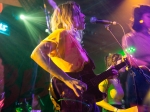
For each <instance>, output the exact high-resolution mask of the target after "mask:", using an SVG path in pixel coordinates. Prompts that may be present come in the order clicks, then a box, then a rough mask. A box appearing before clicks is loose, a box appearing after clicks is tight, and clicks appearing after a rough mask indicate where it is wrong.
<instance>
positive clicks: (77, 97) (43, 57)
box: [31, 1, 118, 112]
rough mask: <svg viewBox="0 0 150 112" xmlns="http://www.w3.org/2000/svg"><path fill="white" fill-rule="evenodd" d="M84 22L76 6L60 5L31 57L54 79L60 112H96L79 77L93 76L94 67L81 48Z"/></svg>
mask: <svg viewBox="0 0 150 112" xmlns="http://www.w3.org/2000/svg"><path fill="white" fill-rule="evenodd" d="M84 21H85V15H84V14H83V13H82V12H81V10H80V6H79V5H78V4H77V3H75V2H73V1H69V2H66V3H63V4H61V5H59V6H58V7H57V8H56V9H55V10H54V13H53V15H52V18H51V30H52V33H51V34H50V35H49V36H48V37H46V38H45V39H44V40H43V41H42V42H40V44H39V45H38V46H37V47H36V48H35V49H34V50H33V52H32V54H31V58H32V59H33V60H34V61H35V62H36V63H37V64H38V65H39V66H41V67H42V68H43V69H44V70H46V71H47V72H49V73H50V75H51V76H52V77H53V84H54V88H55V90H57V92H58V94H59V96H60V98H59V100H58V101H59V102H60V104H61V112H99V110H98V108H97V106H96V104H95V99H94V95H90V94H89V93H87V92H86V91H87V90H88V89H90V87H88V84H87V83H85V81H88V80H89V79H87V80H84V79H85V78H83V77H82V75H83V74H85V75H84V76H85V77H86V78H88V77H89V76H90V74H94V72H93V69H94V64H93V63H92V61H91V59H90V58H89V57H88V56H87V53H86V52H85V50H84V49H83V48H82V46H81V44H80V42H81V41H82V37H83V35H82V34H83V32H82V30H84V28H85V22H84ZM110 72H111V74H110V75H116V74H117V73H118V72H117V70H115V69H113V68H112V69H110ZM103 76H104V75H102V76H101V79H102V80H103V79H105V78H104V77H103ZM107 77H109V76H107ZM107 77H106V78H107ZM83 80H84V81H83ZM97 88H98V85H97Z"/></svg>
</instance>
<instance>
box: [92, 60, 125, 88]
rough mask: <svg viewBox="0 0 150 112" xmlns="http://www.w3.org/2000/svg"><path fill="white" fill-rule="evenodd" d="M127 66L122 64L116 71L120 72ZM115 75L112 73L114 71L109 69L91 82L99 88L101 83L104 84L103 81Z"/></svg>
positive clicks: (116, 67)
mask: <svg viewBox="0 0 150 112" xmlns="http://www.w3.org/2000/svg"><path fill="white" fill-rule="evenodd" d="M124 66H126V63H125V62H122V63H120V64H118V65H116V66H114V67H115V69H116V70H119V69H121V68H122V67H124ZM112 75H114V74H113V73H112V69H108V70H107V71H104V72H103V73H101V74H99V75H97V76H96V77H94V78H92V79H91V82H92V84H93V85H95V86H97V85H98V84H99V83H100V82H102V81H103V80H105V79H107V78H108V77H110V76H112Z"/></svg>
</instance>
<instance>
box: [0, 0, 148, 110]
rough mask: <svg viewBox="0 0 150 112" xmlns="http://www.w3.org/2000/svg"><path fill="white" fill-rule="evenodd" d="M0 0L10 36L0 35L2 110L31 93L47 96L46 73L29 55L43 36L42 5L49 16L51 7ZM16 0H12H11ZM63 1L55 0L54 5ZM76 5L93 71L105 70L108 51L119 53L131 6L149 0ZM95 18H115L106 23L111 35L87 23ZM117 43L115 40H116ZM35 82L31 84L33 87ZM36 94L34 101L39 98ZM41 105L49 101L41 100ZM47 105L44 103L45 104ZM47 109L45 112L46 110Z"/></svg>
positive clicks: (39, 0)
mask: <svg viewBox="0 0 150 112" xmlns="http://www.w3.org/2000/svg"><path fill="white" fill-rule="evenodd" d="M6 1H7V0H5V2H4V0H0V2H2V3H3V10H2V12H1V13H0V21H3V22H5V23H7V24H8V25H9V28H10V35H9V36H7V35H4V34H0V57H1V58H2V59H3V64H4V66H5V97H6V98H5V105H4V110H3V111H6V112H11V111H13V110H14V108H15V107H16V104H17V103H18V102H23V101H24V100H25V99H27V101H28V102H30V100H31V93H32V92H34V93H35V95H37V96H40V98H41V99H43V101H45V102H49V101H46V100H45V99H48V98H49V96H48V86H49V74H48V73H46V72H45V71H43V70H42V69H41V68H40V67H38V66H37V65H36V64H35V63H34V62H33V61H32V60H31V59H30V54H31V52H32V50H33V49H34V48H35V46H36V45H37V44H38V43H39V42H40V41H41V40H42V39H44V38H45V37H46V36H47V35H48V33H46V32H45V29H46V28H47V25H46V14H45V12H44V8H43V4H44V3H45V4H46V6H47V10H49V11H50V13H49V16H51V14H52V12H53V9H52V7H51V6H49V4H48V2H47V1H46V0H45V1H44V2H43V0H18V2H19V3H20V5H18V4H16V5H14V4H15V2H14V4H12V3H11V2H9V1H11V0H8V2H7V3H6ZM14 1H16V0H14ZM65 1H67V0H55V2H56V3H57V4H60V3H63V2H65ZM75 1H76V2H77V3H79V4H80V6H81V10H82V12H83V13H84V14H85V15H86V29H85V30H84V38H83V47H84V48H85V49H86V50H87V52H88V54H89V56H90V57H91V58H92V59H93V61H94V62H95V64H96V69H95V73H96V74H98V73H101V72H103V71H104V70H105V63H104V57H105V56H106V55H108V54H109V53H121V54H123V51H122V48H121V46H120V45H119V44H118V42H119V43H121V38H122V36H123V30H122V28H121V26H122V27H123V29H124V31H125V33H127V32H129V31H130V29H129V25H130V23H131V20H132V19H131V17H132V9H133V6H134V5H138V4H148V5H149V4H150V1H149V0H75ZM20 14H25V15H27V16H28V17H29V18H30V19H28V20H26V21H23V20H20V19H19V15H20ZM93 16H95V17H97V18H99V19H105V20H110V21H116V22H117V23H119V24H120V25H121V26H120V25H119V24H117V25H110V29H111V31H112V33H113V35H114V36H115V38H116V39H115V38H114V37H113V35H111V33H110V32H109V31H108V30H107V29H106V28H105V26H104V25H102V24H91V23H90V18H91V17H93ZM116 40H117V41H118V42H117V41H116ZM34 84H35V87H34ZM40 98H39V97H38V100H40ZM44 104H45V108H46V107H49V105H51V103H50V102H49V103H44ZM46 105H48V106H46ZM47 112H48V111H47Z"/></svg>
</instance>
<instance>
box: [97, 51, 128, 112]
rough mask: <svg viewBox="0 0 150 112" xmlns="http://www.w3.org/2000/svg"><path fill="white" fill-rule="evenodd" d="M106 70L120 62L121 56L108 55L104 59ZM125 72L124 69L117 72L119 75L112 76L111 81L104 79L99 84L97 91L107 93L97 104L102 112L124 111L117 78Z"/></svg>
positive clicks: (120, 87)
mask: <svg viewBox="0 0 150 112" xmlns="http://www.w3.org/2000/svg"><path fill="white" fill-rule="evenodd" d="M105 62H106V67H107V69H108V68H109V67H110V66H115V65H118V64H120V63H121V62H122V56H121V55H120V54H112V53H111V54H109V55H108V56H106V59H105ZM123 72H125V67H123V68H121V69H120V70H119V72H118V73H119V74H118V75H116V76H113V78H111V79H109V78H108V79H105V80H104V81H102V82H101V83H100V84H99V89H100V91H102V92H105V93H107V97H106V98H105V99H104V100H102V101H100V102H97V103H96V104H97V105H98V106H101V107H102V112H112V111H113V112H116V111H118V112H121V111H124V106H123V103H122V100H123V97H124V90H123V88H122V85H121V82H120V79H119V76H120V74H122V73H123Z"/></svg>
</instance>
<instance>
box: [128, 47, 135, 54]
mask: <svg viewBox="0 0 150 112" xmlns="http://www.w3.org/2000/svg"><path fill="white" fill-rule="evenodd" d="M135 51H136V49H135V48H134V47H129V48H127V49H126V52H127V53H131V54H132V53H134V52H135Z"/></svg>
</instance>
